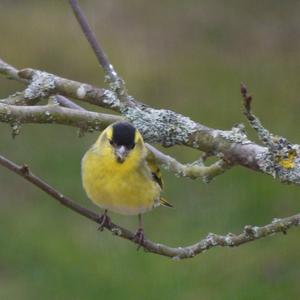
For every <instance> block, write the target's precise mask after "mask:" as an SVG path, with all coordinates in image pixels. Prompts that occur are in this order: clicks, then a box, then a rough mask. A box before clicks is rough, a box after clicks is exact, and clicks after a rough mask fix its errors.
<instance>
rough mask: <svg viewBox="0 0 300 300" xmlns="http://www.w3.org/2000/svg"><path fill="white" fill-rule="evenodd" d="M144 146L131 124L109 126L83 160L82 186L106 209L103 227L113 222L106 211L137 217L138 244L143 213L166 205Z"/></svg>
mask: <svg viewBox="0 0 300 300" xmlns="http://www.w3.org/2000/svg"><path fill="white" fill-rule="evenodd" d="M151 154H152V153H150V151H148V150H147V148H146V147H145V145H144V141H143V138H142V135H141V134H140V133H139V131H138V130H137V129H136V128H135V127H134V126H133V125H131V124H130V123H128V122H118V123H114V124H112V125H110V126H109V127H107V128H106V129H105V130H104V131H103V132H102V133H101V134H100V136H99V138H98V139H97V141H96V143H95V144H94V145H93V146H92V147H91V148H90V149H89V150H88V151H87V152H86V153H85V155H84V157H83V159H82V164H81V166H82V183H83V187H84V190H85V191H86V193H87V195H88V197H89V198H90V199H91V200H92V202H94V203H95V204H96V205H98V206H99V207H101V208H102V209H104V213H103V214H102V215H101V217H100V228H101V229H103V227H104V226H105V225H108V224H109V222H110V219H109V217H108V216H107V211H113V212H116V213H119V214H124V215H138V216H139V229H138V230H137V232H136V234H135V241H136V242H137V243H138V244H140V245H142V244H143V241H144V230H143V224H142V216H141V215H142V214H143V213H145V212H147V211H150V210H151V209H152V208H154V207H156V206H159V205H164V206H168V207H172V205H171V204H169V203H168V202H167V201H166V200H164V199H163V198H162V197H161V196H160V193H161V190H162V188H163V182H162V178H161V174H160V170H159V168H158V167H157V165H156V163H155V160H154V157H153V155H151Z"/></svg>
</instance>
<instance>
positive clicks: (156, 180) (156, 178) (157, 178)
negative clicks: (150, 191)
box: [152, 170, 163, 188]
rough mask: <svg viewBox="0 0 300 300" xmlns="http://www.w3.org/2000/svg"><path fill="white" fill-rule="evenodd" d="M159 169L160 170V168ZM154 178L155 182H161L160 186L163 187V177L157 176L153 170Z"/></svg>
mask: <svg viewBox="0 0 300 300" xmlns="http://www.w3.org/2000/svg"><path fill="white" fill-rule="evenodd" d="M158 171H159V170H158ZM152 178H153V180H154V181H155V182H157V183H158V184H159V186H160V187H161V188H163V182H162V180H161V178H160V177H158V176H157V174H156V173H154V172H152Z"/></svg>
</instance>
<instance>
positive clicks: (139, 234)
mask: <svg viewBox="0 0 300 300" xmlns="http://www.w3.org/2000/svg"><path fill="white" fill-rule="evenodd" d="M144 240H145V235H144V229H143V228H139V229H138V230H137V231H136V233H135V235H134V237H133V241H134V242H135V243H137V244H138V247H137V250H139V249H140V248H141V247H142V246H144Z"/></svg>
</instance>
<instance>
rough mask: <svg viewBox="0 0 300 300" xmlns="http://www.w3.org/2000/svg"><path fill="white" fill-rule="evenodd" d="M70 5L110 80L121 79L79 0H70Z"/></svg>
mask: <svg viewBox="0 0 300 300" xmlns="http://www.w3.org/2000/svg"><path fill="white" fill-rule="evenodd" d="M69 2H70V5H71V7H72V9H73V12H74V14H75V17H76V19H77V21H78V23H79V24H80V27H81V29H82V31H83V33H84V35H85V37H86V39H87V40H88V42H89V44H90V46H91V47H92V49H93V51H94V53H95V55H96V57H97V59H98V61H99V63H100V65H101V66H102V68H103V69H104V71H105V73H106V75H107V76H108V77H109V80H110V81H111V82H116V81H119V80H120V78H119V76H118V74H117V73H116V71H115V70H114V68H113V66H112V64H111V63H110V61H109V59H108V56H107V55H106V53H105V52H104V50H103V48H102V47H101V45H100V43H99V42H98V41H97V38H96V36H95V34H94V32H93V31H92V30H91V28H90V26H89V24H88V20H87V18H86V16H85V15H84V13H83V11H82V9H81V8H80V6H79V4H78V1H77V0H70V1H69Z"/></svg>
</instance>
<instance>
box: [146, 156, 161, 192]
mask: <svg viewBox="0 0 300 300" xmlns="http://www.w3.org/2000/svg"><path fill="white" fill-rule="evenodd" d="M152 156H153V155H152ZM146 161H147V165H148V167H149V168H150V171H151V174H152V179H153V180H154V181H155V182H157V183H158V184H159V186H160V187H161V189H163V187H164V183H163V180H162V177H161V172H160V169H159V167H158V166H157V164H156V163H155V160H154V158H153V157H151V154H149V155H148V156H147V158H146Z"/></svg>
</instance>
